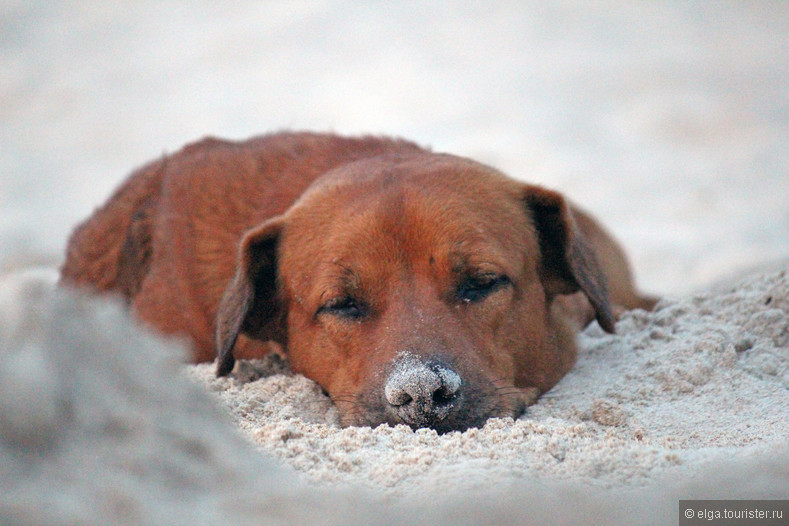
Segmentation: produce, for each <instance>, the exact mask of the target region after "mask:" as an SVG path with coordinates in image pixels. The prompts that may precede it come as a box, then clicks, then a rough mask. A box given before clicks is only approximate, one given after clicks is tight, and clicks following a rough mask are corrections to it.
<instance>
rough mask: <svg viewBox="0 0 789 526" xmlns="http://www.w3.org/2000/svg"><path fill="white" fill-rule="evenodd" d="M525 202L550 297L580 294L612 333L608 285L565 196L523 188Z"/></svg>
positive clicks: (542, 273)
mask: <svg viewBox="0 0 789 526" xmlns="http://www.w3.org/2000/svg"><path fill="white" fill-rule="evenodd" d="M523 198H524V201H525V203H526V205H527V207H528V208H529V210H530V211H531V214H532V218H533V220H534V227H535V229H536V231H537V236H538V240H539V244H540V252H541V255H542V261H541V266H540V278H541V279H542V282H543V286H544V287H545V291H546V292H547V293H548V295H549V296H553V295H556V294H572V293H573V292H577V291H578V290H581V291H583V293H584V294H586V297H587V298H589V302H590V303H591V304H592V307H593V308H594V311H595V316H596V318H597V322H598V323H599V324H600V326H601V327H602V328H603V329H604V330H605V331H606V332H610V333H613V332H614V323H615V318H614V315H613V313H612V311H611V304H610V300H609V298H608V283H607V280H606V277H605V275H604V274H603V272H602V270H601V269H600V265H599V263H598V262H597V257H596V256H595V254H594V251H593V250H592V248H591V247H590V246H589V245H588V244H587V242H586V240H585V239H584V237H583V235H581V232H580V231H579V229H578V226H577V225H576V222H575V218H574V217H573V213H572V211H571V210H570V206H569V205H568V204H567V201H566V200H565V199H564V197H563V196H562V195H561V194H559V193H557V192H553V191H551V190H547V189H545V188H541V187H539V186H532V185H526V187H525V190H524V194H523Z"/></svg>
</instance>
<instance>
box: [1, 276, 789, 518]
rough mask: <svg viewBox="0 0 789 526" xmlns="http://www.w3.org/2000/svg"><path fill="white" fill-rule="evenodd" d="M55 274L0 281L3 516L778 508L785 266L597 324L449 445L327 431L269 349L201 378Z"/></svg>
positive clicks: (176, 351) (786, 466)
mask: <svg viewBox="0 0 789 526" xmlns="http://www.w3.org/2000/svg"><path fill="white" fill-rule="evenodd" d="M53 279H54V274H53V272H52V271H44V272H23V273H20V274H16V275H13V276H10V277H5V278H0V465H2V466H3V469H2V470H0V523H2V524H31V525H32V524H35V525H42V524H53V525H54V524H58V525H60V524H81V525H82V524H97V525H98V524H102V525H103V524H217V525H218V524H315V525H317V524H342V525H351V524H415V523H420V524H437V525H438V524H452V525H453V526H455V525H462V524H523V525H529V524H535V525H536V524H557V525H562V524H610V525H620V524H621V525H625V524H628V525H629V524H645V525H647V524H654V525H660V524H671V523H675V522H676V518H677V501H678V500H679V499H692V498H707V499H722V498H750V499H753V498H761V499H770V498H772V499H778V498H784V499H785V498H788V497H789V490H787V488H789V447H787V446H789V443H787V439H786V436H787V418H786V416H787V414H789V411H787V409H789V408H788V407H787V404H789V394H788V393H789V390H788V389H787V358H788V356H787V355H788V354H789V353H788V352H787V337H788V336H789V332H788V331H787V310H788V309H789V282H788V281H787V273H786V272H781V273H775V274H770V275H762V276H761V277H756V278H752V279H750V280H748V281H746V282H743V283H742V284H741V285H739V286H737V287H736V288H734V289H732V290H730V291H728V292H726V293H720V294H714V295H707V296H696V297H693V298H688V299H683V300H673V301H664V302H663V303H662V304H661V305H660V308H659V309H658V311H657V312H655V313H652V314H646V313H633V314H630V315H628V316H627V317H626V318H625V319H623V320H622V322H621V323H620V327H619V329H620V334H619V335H617V336H613V337H611V336H606V335H604V334H602V333H601V332H600V331H598V330H596V329H594V328H590V329H589V330H587V331H586V333H585V334H583V335H582V337H581V339H582V344H583V346H584V348H585V352H584V353H583V354H582V356H581V359H580V362H579V364H578V367H577V368H576V369H575V370H574V371H573V373H572V374H570V375H569V376H568V377H567V378H566V379H565V380H563V381H562V383H561V384H560V386H559V387H558V388H557V389H556V390H554V391H553V392H551V393H550V395H549V396H546V397H544V398H543V399H542V400H541V401H540V402H539V403H538V404H536V405H535V406H534V407H532V408H531V410H530V411H529V413H528V414H527V415H525V416H524V417H523V418H521V419H519V420H518V421H514V422H513V421H512V420H494V421H491V422H490V423H489V424H487V425H486V426H485V428H484V429H480V430H470V431H467V432H465V433H451V434H448V435H444V436H437V435H436V434H435V433H433V432H432V431H427V430H422V431H417V432H412V431H411V430H409V429H407V428H404V427H398V428H388V427H380V428H378V429H369V428H349V429H340V428H338V427H337V426H336V424H335V421H336V414H335V413H334V409H333V408H332V406H331V404H329V402H328V401H327V400H326V398H325V397H324V396H323V395H322V394H321V392H320V390H319V389H318V388H317V387H316V386H315V384H314V383H312V382H310V381H308V380H306V379H305V378H302V377H300V376H296V375H293V374H291V373H289V372H288V370H287V366H286V364H285V363H284V362H282V361H281V360H277V359H276V358H273V357H271V358H269V359H267V360H265V361H262V362H256V363H250V364H246V365H245V366H244V367H243V369H242V374H240V375H239V377H238V378H236V379H231V380H228V379H223V380H215V379H213V378H212V375H211V369H210V367H208V366H198V367H195V366H187V367H185V366H184V365H183V363H182V360H183V356H184V349H183V347H182V346H180V345H178V343H177V342H173V341H163V340H161V339H160V338H156V337H154V336H152V335H150V334H148V333H147V332H146V331H144V330H141V329H140V328H139V327H138V326H137V325H136V324H135V323H133V322H132V321H131V320H130V319H129V318H128V316H127V315H126V313H125V312H124V309H122V308H120V307H119V306H118V305H115V304H113V303H112V302H107V301H97V300H93V299H89V298H85V297H83V296H80V295H75V294H72V293H70V292H68V291H62V290H55V289H54V288H53ZM185 370H186V371H187V372H188V376H191V377H192V378H191V379H187V378H186V377H185V376H187V374H185V373H184V371H185ZM207 391H210V394H209V392H207ZM212 398H213V399H212ZM217 399H218V400H219V401H220V403H217ZM222 406H224V409H222ZM228 413H229V414H230V415H232V420H234V421H235V424H236V425H235V426H234V425H233V422H231V418H230V417H229V416H228ZM244 436H245V437H246V438H247V439H246V440H244V438H243V437H244ZM255 445H256V446H255ZM255 447H257V449H258V451H257V452H256V451H255ZM261 452H263V453H264V454H261ZM272 456H274V457H277V458H279V459H280V460H279V462H275V461H272ZM283 464H284V465H285V466H283ZM288 465H289V466H293V467H294V468H295V472H294V469H291V468H288V467H287V466H288ZM298 472H301V474H299V473H298ZM469 489H473V490H474V491H468V490H469Z"/></svg>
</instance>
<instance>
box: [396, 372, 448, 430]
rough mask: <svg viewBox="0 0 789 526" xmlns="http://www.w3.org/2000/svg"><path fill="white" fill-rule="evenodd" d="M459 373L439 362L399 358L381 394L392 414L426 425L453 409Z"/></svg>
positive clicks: (409, 421) (406, 420)
mask: <svg viewBox="0 0 789 526" xmlns="http://www.w3.org/2000/svg"><path fill="white" fill-rule="evenodd" d="M461 383H462V381H461V378H460V376H459V375H458V374H457V373H456V372H455V371H453V370H452V369H451V368H449V367H448V366H446V365H444V364H442V363H440V362H427V363H426V362H423V361H421V360H417V359H404V360H401V361H400V362H399V363H398V364H397V365H396V366H395V369H394V371H393V372H392V374H391V375H390V376H389V378H388V379H387V382H386V385H385V386H384V397H385V398H386V401H387V402H388V403H389V405H390V407H391V409H392V411H393V412H394V414H395V415H396V416H397V417H398V419H400V420H401V421H402V422H403V423H406V424H408V425H412V426H423V425H426V424H427V425H429V424H430V423H432V422H438V421H440V420H443V419H444V418H446V417H447V416H448V415H449V414H450V413H451V412H452V411H453V409H455V404H456V402H457V401H458V395H459V391H460V386H461Z"/></svg>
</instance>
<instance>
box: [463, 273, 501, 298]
mask: <svg viewBox="0 0 789 526" xmlns="http://www.w3.org/2000/svg"><path fill="white" fill-rule="evenodd" d="M511 283H512V282H511V281H510V278H509V277H507V276H505V275H503V274H502V275H499V274H493V273H485V274H478V275H473V276H468V277H466V278H464V279H463V281H462V282H461V283H460V285H459V286H458V288H457V297H458V299H459V300H460V301H462V302H463V303H474V302H478V301H482V300H484V299H485V298H487V297H488V296H490V295H491V294H493V293H494V292H497V291H499V290H501V289H502V288H504V287H506V286H508V285H510V284H511Z"/></svg>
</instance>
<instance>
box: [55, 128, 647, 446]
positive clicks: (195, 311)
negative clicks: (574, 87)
mask: <svg viewBox="0 0 789 526" xmlns="http://www.w3.org/2000/svg"><path fill="white" fill-rule="evenodd" d="M62 280H63V282H64V283H67V284H74V285H77V286H83V287H90V288H92V289H94V290H98V291H117V292H120V294H122V295H123V296H124V297H125V298H126V299H127V300H128V302H129V303H130V304H131V307H132V309H133V310H134V312H135V313H136V315H137V316H138V317H139V318H140V319H142V320H143V321H145V322H147V323H148V324H150V325H151V326H153V327H155V328H156V329H158V330H159V331H161V332H164V333H168V334H173V333H174V334H185V335H187V336H189V337H190V338H191V341H192V343H193V344H194V350H195V354H194V359H195V360H196V361H207V360H212V359H214V358H215V357H218V368H217V374H219V375H226V374H228V373H230V372H231V370H232V369H233V365H234V363H235V359H234V356H246V357H251V356H260V355H262V354H264V353H265V352H267V350H268V349H269V346H268V345H267V343H266V342H268V341H273V342H277V343H278V344H280V345H281V346H282V348H284V349H285V352H286V354H287V356H288V358H289V360H290V363H291V365H292V367H293V369H294V370H295V371H297V372H300V373H302V374H304V375H305V376H307V377H309V378H312V379H313V380H315V381H316V382H318V383H319V384H320V385H321V386H322V387H323V389H324V390H325V391H326V392H327V393H328V394H329V396H331V398H332V399H333V400H334V401H335V403H336V404H337V406H338V409H339V411H340V414H341V418H342V423H343V425H377V424H380V423H389V424H397V423H404V424H407V425H409V426H411V427H413V428H417V427H432V428H434V429H436V430H438V431H439V432H445V431H450V430H462V429H466V428H468V427H474V426H480V425H482V424H483V423H484V422H485V420H486V419H488V418H490V417H496V416H517V415H519V414H520V413H521V412H522V411H523V409H524V407H525V405H526V404H528V403H532V402H533V401H534V400H535V399H536V398H537V396H539V395H540V394H541V393H543V392H545V391H547V390H548V389H550V388H551V387H552V386H553V385H554V384H556V382H558V381H559V379H560V378H562V376H564V375H565V373H567V371H568V370H569V369H570V368H571V367H572V365H573V363H574V362H575V358H576V347H575V342H574V334H575V332H576V331H577V330H578V329H579V328H581V327H582V326H584V325H586V324H587V323H589V322H590V321H592V319H594V318H597V321H598V322H599V323H600V325H601V326H602V328H603V329H605V330H606V331H608V332H613V330H614V314H613V312H614V311H615V310H617V309H631V308H635V307H642V308H651V306H652V304H653V302H652V300H650V299H647V298H642V297H640V296H639V295H638V294H636V292H635V289H634V286H633V283H632V279H631V276H630V272H629V270H628V266H627V262H626V260H625V257H624V254H623V253H622V251H621V250H620V249H619V248H618V246H617V245H616V244H615V243H614V241H612V240H611V238H610V237H609V236H608V235H607V234H606V233H604V232H603V230H602V229H601V228H600V227H599V226H598V225H597V224H596V223H595V222H594V221H593V220H592V219H591V218H590V217H588V216H587V215H585V214H583V213H582V212H579V211H578V210H576V209H573V208H571V207H570V206H569V205H568V204H567V202H566V200H565V199H564V198H563V197H562V196H561V195H560V194H558V193H556V192H553V191H549V190H546V189H543V188H540V187H537V186H532V185H528V184H524V183H519V182H516V181H514V180H512V179H509V178H507V177H505V176H504V175H502V174H500V173H499V172H497V171H496V170H494V169H492V168H489V167H487V166H483V165H481V164H478V163H476V162H473V161H470V160H468V159H463V158H459V157H455V156H451V155H444V154H435V153H431V152H429V151H427V150H425V149H422V148H420V147H418V146H416V145H415V144H413V143H410V142H405V141H400V140H392V139H386V138H374V137H363V138H344V137H338V136H334V135H320V134H309V133H281V134H275V135H269V136H265V137H259V138H254V139H251V140H249V141H245V142H239V143H235V142H226V141H220V140H216V139H206V140H203V141H201V142H199V143H196V144H193V145H190V146H187V147H186V148H184V149H183V150H182V151H180V152H178V153H176V154H174V155H171V156H167V157H165V158H163V159H161V160H158V161H155V162H153V163H151V164H149V165H147V166H145V167H143V168H141V169H140V170H138V171H137V172H135V173H134V174H132V176H131V177H130V178H129V179H128V180H127V181H126V183H125V184H124V185H123V186H122V187H121V188H120V189H119V190H118V191H117V192H116V193H115V195H114V196H113V197H112V198H111V199H110V200H109V202H108V203H107V204H106V205H105V206H104V207H102V208H100V209H99V210H97V211H96V212H95V213H94V215H93V216H92V217H91V218H90V219H88V220H87V221H86V222H85V223H83V224H82V225H80V226H79V227H78V228H77V230H76V231H75V233H74V234H73V236H72V238H71V240H70V242H69V246H68V253H67V257H66V262H65V264H64V266H63V269H62ZM609 290H610V296H609Z"/></svg>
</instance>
